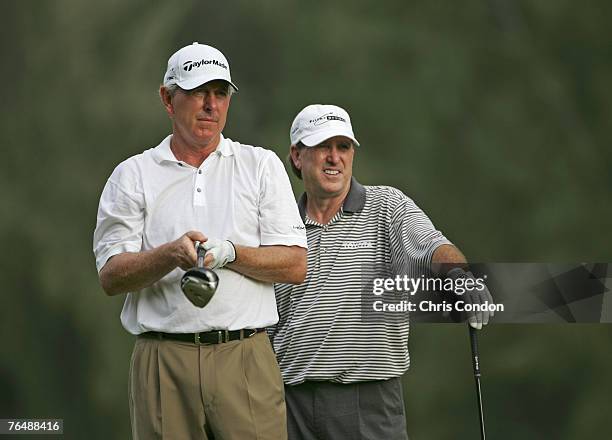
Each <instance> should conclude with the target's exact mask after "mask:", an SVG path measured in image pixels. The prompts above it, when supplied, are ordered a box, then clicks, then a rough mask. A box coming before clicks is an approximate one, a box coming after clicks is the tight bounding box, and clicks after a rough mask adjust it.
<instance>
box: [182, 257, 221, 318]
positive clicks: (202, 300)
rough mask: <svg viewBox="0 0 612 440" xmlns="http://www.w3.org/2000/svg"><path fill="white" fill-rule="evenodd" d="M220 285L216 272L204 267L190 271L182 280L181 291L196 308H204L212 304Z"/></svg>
mask: <svg viewBox="0 0 612 440" xmlns="http://www.w3.org/2000/svg"><path fill="white" fill-rule="evenodd" d="M218 285H219V277H218V276H217V274H216V273H215V272H213V271H212V270H210V269H206V268H203V267H194V268H192V269H189V270H188V271H187V272H185V274H184V275H183V277H182V278H181V290H182V291H183V293H184V294H185V296H186V297H187V299H188V300H189V301H191V303H192V304H193V305H194V306H196V307H200V308H202V307H204V306H206V304H208V303H209V302H210V300H211V299H212V297H213V296H214V294H215V291H216V290H217V286H218Z"/></svg>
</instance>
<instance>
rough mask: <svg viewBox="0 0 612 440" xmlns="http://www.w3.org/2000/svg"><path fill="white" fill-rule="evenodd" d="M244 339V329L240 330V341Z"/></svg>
mask: <svg viewBox="0 0 612 440" xmlns="http://www.w3.org/2000/svg"><path fill="white" fill-rule="evenodd" d="M243 339H244V329H242V328H241V329H240V340H241V341H242V340H243Z"/></svg>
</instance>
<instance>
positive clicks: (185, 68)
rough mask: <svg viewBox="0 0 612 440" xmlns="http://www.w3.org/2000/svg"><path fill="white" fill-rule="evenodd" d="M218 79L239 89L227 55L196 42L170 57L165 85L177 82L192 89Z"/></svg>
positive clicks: (182, 87) (185, 88)
mask: <svg viewBox="0 0 612 440" xmlns="http://www.w3.org/2000/svg"><path fill="white" fill-rule="evenodd" d="M217 79H221V80H224V81H227V82H228V83H229V84H231V86H232V87H233V88H234V89H235V90H236V91H237V90H238V87H236V85H235V84H234V83H232V78H231V75H230V68H229V63H228V62H227V59H226V58H225V56H224V55H223V54H222V53H221V52H220V51H219V50H217V49H215V48H214V47H212V46H207V45H205V44H199V43H197V42H194V43H193V44H190V45H189V46H185V47H183V48H182V49H179V50H178V51H176V52H175V53H174V54H173V55H172V56H171V57H170V58H169V59H168V68H167V69H166V74H165V75H164V85H165V86H168V85H171V84H176V85H178V86H179V87H180V88H181V89H184V90H191V89H195V88H196V87H199V86H201V85H202V84H205V83H207V82H209V81H214V80H217Z"/></svg>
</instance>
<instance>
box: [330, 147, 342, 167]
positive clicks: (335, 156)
mask: <svg viewBox="0 0 612 440" xmlns="http://www.w3.org/2000/svg"><path fill="white" fill-rule="evenodd" d="M327 160H328V161H329V162H330V163H338V162H339V161H340V154H339V152H338V148H337V147H336V146H335V145H332V146H331V147H329V149H328V150H327Z"/></svg>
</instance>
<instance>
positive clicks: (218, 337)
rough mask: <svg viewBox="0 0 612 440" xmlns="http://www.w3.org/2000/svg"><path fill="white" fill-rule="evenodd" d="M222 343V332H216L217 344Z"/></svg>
mask: <svg viewBox="0 0 612 440" xmlns="http://www.w3.org/2000/svg"><path fill="white" fill-rule="evenodd" d="M222 342H223V332H222V331H221V330H217V344H221V343H222Z"/></svg>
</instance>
